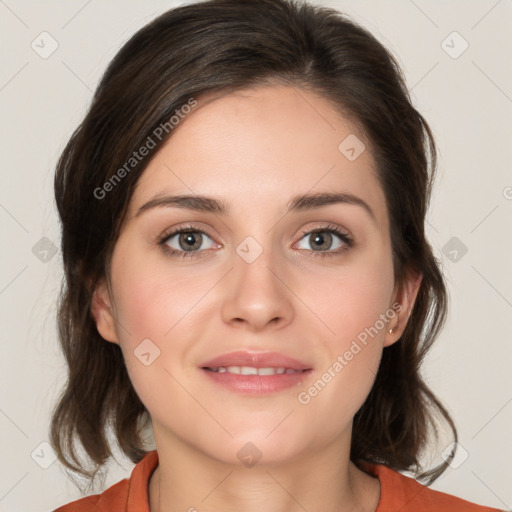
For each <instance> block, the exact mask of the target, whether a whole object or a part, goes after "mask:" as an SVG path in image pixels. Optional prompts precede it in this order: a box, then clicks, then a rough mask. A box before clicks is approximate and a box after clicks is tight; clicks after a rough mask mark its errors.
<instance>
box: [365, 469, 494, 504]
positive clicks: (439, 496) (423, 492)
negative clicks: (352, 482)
mask: <svg viewBox="0 0 512 512" xmlns="http://www.w3.org/2000/svg"><path fill="white" fill-rule="evenodd" d="M368 470H369V471H370V472H371V473H373V474H374V475H375V476H377V477H378V478H379V481H380V484H381V495H380V501H379V506H378V508H377V510H376V512H395V511H396V510H402V511H403V512H406V511H411V512H413V511H414V512H499V511H498V509H495V508H490V507H486V506H483V505H477V504H475V503H471V502H469V501H466V500H463V499H462V498H458V497H456V496H452V495H451V494H446V493H444V492H440V491H435V490H434V489H430V488H429V487H427V486H425V485H422V484H420V483H419V482H417V481H416V480H414V479H413V478H410V477H408V476H405V475H402V474H401V473H398V472H397V471H394V470H392V469H390V468H388V467H386V466H384V465H380V464H375V465H370V466H368Z"/></svg>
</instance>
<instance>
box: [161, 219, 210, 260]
mask: <svg viewBox="0 0 512 512" xmlns="http://www.w3.org/2000/svg"><path fill="white" fill-rule="evenodd" d="M205 237H206V238H208V239H209V240H210V241H211V242H213V241H212V239H211V238H210V237H209V236H208V235H207V234H206V233H205V232H204V231H202V230H200V229H197V228H195V227H194V226H187V227H185V228H181V229H177V230H175V231H173V232H172V233H167V234H164V235H163V236H162V238H161V239H160V240H159V241H158V244H159V245H160V246H162V248H163V250H164V251H166V252H167V253H170V254H171V255H172V256H177V257H178V258H187V257H192V256H196V254H195V253H197V252H200V251H201V250H205V249H209V248H211V247H208V243H206V247H205Z"/></svg>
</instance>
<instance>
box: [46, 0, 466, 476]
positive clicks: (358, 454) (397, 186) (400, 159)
mask: <svg viewBox="0 0 512 512" xmlns="http://www.w3.org/2000/svg"><path fill="white" fill-rule="evenodd" d="M260 84H284V85H290V86H294V87H300V88H307V89H309V90H311V91H314V92H316V93H318V94H320V95H321V96H322V97H324V98H326V99H328V100H329V101H330V102H331V103H332V105H333V106H334V108H337V109H338V110H339V111H340V112H342V113H343V114H344V115H346V116H349V117H350V118H351V119H353V120H355V121H356V122H357V123H358V126H360V128H361V129H362V130H363V132H364V134H365V136H366V137H367V139H368V140H369V142H370V143H371V146H372V151H373V155H374V158H375V162H376V167H377V169H376V171H377V175H378V179H379V181H380V184H381V186H382V187H383V190H384V193H385V196H386V202H387V208H388V212H389V218H390V237H391V243H392V253H393V265H394V276H395V282H396V283H398V284H399V285H401V284H402V283H403V282H404V278H405V276H406V272H408V271H416V272H420V273H421V274H422V276H423V278H422V282H421V285H420V289H419V292H418V295H417V298H416V302H415V304H414V308H413V310H412V313H411V317H410V319H409V321H408V323H407V326H406V328H405V330H404V332H403V334H402V336H401V339H400V340H399V341H398V342H396V343H394V344H393V345H391V346H389V347H387V348H385V349H384V352H383V356H382V360H381V364H380V368H379V371H378V374H377V376H376V380H375V383H374V385H373V388H372V390H371V392H370V394H369V396H368V397H367V399H366V401H365V402H364V404H363V406H362V407H361V409H360V410H359V411H358V412H357V414H356V415H355V418H354V425H353V435H352V447H351V460H352V461H353V462H354V463H355V464H357V465H358V466H359V467H361V468H362V467H363V466H364V462H370V463H381V464H385V465H387V466H389V467H391V468H393V469H395V470H398V471H400V470H409V471H413V472H415V473H416V474H417V476H418V478H421V479H425V480H428V484H430V483H431V482H432V481H433V480H434V479H435V478H437V477H438V476H439V475H440V474H441V473H442V472H443V471H444V470H445V469H446V467H447V462H444V463H442V464H440V465H438V466H436V467H435V468H433V469H431V470H429V471H426V472H423V473H421V474H419V472H420V469H421V468H420V463H419V457H420V454H421V452H422V450H423V449H424V448H425V447H426V446H427V445H428V439H429V436H428V435H427V434H428V433H429V428H430V427H432V428H433V429H434V432H435V431H437V430H436V429H437V425H439V420H443V421H444V422H447V424H448V425H449V427H450V429H451V431H452V433H453V435H454V437H455V440H456V439H457V432H456V429H455V426H454V424H453V421H452V419H451V418H450V415H449V414H448V412H447V411H446V409H445V408H444V407H443V406H442V405H441V404H440V402H439V401H438V400H437V399H436V397H435V396H434V395H433V393H432V392H431V391H430V389H429V388H428V387H427V385H426V384H425V382H424V381H423V380H422V377H421V375H420V365H421V362H422V360H423V358H424V357H425V354H426V353H427V351H428V350H429V348H430V346H431V345H432V343H433V341H434V339H435V338H436V337H437V336H438V334H439V331H440V329H441V327H442V325H443V323H444V321H445V317H446V314H447V291H446V288H445V284H444V280H443V276H442V274H441V272H440V269H439V265H438V261H437V260H436V258H435V257H434V255H433V252H432V249H431V246H430V245H429V243H428V242H427V240H426V237H425V230H424V227H425V215H426V212H427V209H428V206H429V200H430V194H431V188H432V180H433V176H434V172H435V168H436V148H435V143H434V140H433V136H432V133H431V131H430V129H429V127H428V125H427V123H426V121H425V120H424V118H423V117H422V116H421V115H420V114H419V113H418V112H417V111H416V110H415V108H414V107H413V106H412V104H411V100H410V98H409V95H408V91H407V88H406V86H405V82H404V79H403V76H402V74H401V71H400V68H399V66H398V64H397V62H396V61H395V59H394V58H393V56H392V55H391V54H390V53H389V52H388V51H387V50H386V49H385V48H384V47H383V46H382V45H381V44H380V43H379V42H378V41H377V40H376V39H375V38H374V37H373V36H372V35H371V34H370V33H369V32H367V31H366V30H365V29H363V28H361V27H360V26H358V25H357V24H355V23H354V22H352V21H350V20H349V19H348V18H346V17H345V16H344V15H342V14H341V13H339V12H338V11H336V10H334V9H330V8H326V7H319V6H313V5H311V4H308V3H300V2H297V1H296V0H258V1H257V2H255V1H254V0H209V1H203V2H199V3H193V4H188V5H182V6H179V7H177V8H174V9H171V10H169V11H167V12H165V13H164V14H162V15H160V16H159V17H157V18H156V19H155V20H153V21H152V22H151V23H149V24H148V25H146V26H145V27H143V28H142V29H141V30H139V31H138V32H137V33H136V34H135V35H133V36H132V37H131V39H130V40H129V41H128V42H127V43H126V44H125V45H124V46H123V47H122V48H121V50H120V51H119V52H118V53H117V55H116V56H115V58H114V59H113V60H112V62H111V63H110V64H109V66H108V68H107V69H106V71H105V73H104V75H103V77H102V79H101V81H100V83H99V85H98V87H97V90H96V92H95V94H94V97H93V101H92V103H91V105H90V107H89V109H88V112H87V114H86V116H85V119H84V120H83V122H82V123H81V124H80V126H79V127H78V128H77V129H76V131H75V132H74V133H73V135H72V136H71V138H70V140H69V142H68V143H67V145H66V147H65V149H64V151H63V153H62V155H61V157H60V159H59V161H58V164H57V169H56V174H55V198H56V203H57V207H58V211H59V215H60V220H61V224H62V245H61V249H62V257H63V265H64V271H65V275H64V280H63V283H62V289H61V294H60V301H59V309H58V330H59V338H60V343H61V346H62V350H63V353H64V356H65V358H66V362H67V365H68V368H69V376H68V381H67V383H66V386H65V389H64V391H63V393H62V395H61V397H60V399H59V401H58V403H57V404H56V406H55V409H54V411H53V416H52V421H51V427H50V440H51V443H52V445H53V447H54V449H55V450H56V452H57V455H58V457H59V460H60V461H61V462H62V463H63V464H64V465H65V466H66V467H67V468H69V469H71V470H73V471H75V472H77V473H79V474H81V475H85V476H86V477H88V478H91V479H92V478H94V476H95V475H96V473H97V471H98V469H99V468H100V467H101V466H103V464H104V463H105V462H106V461H107V459H108V458H109V457H110V456H112V451H111V446H110V444H109V441H108V437H107V429H108V427H109V426H110V427H111V428H112V429H113V432H114V436H115V439H116V441H117V442H118V444H119V447H120V449H121V450H122V452H123V453H124V454H125V455H126V456H127V457H128V458H129V459H130V460H131V461H133V462H134V463H136V462H138V461H140V460H141V459H142V457H144V455H145V454H146V453H147V451H146V449H145V445H144V442H143V439H142V437H141V428H142V426H144V425H146V426H147V425H148V424H149V422H150V417H149V413H148V411H147V410H146V408H145V407H144V405H143V403H142V402H141V400H140V399H139V397H138V395H137V393H136V392H135V390H134V388H133V387H132V384H131V382H130V379H129V377H128V374H127V371H126V367H125V364H124V360H123V356H122V353H121V350H120V347H119V346H118V345H117V344H114V343H108V342H105V341H104V340H103V339H102V337H101V336H100V335H99V333H98V331H97V329H96V324H95V320H94V317H93V315H92V313H91V299H92V293H93V290H94V288H95V286H96V284H97V283H98V282H99V281H100V280H102V279H106V280H107V281H109V268H110V257H111V254H112V251H113V247H114V244H115V243H116V240H117V238H118V236H119V233H120V231H121V229H122V227H123V223H124V220H125V217H126V212H127V207H128V204H129V201H130V198H131V197H132V194H133V191H134V188H135V186H136V183H137V180H138V179H139V178H140V176H141V174H142V173H143V172H144V169H145V168H146V166H147V165H148V163H149V161H150V158H146V159H142V160H141V161H140V162H138V163H137V165H135V166H134V168H133V169H132V170H130V172H127V173H124V174H125V175H124V176H123V179H122V180H119V182H118V183H117V182H116V183H115V187H114V188H115V189H114V190H112V191H111V192H110V193H108V194H104V193H101V194H99V193H98V190H100V189H102V187H103V186H104V184H105V183H106V182H107V181H109V180H111V178H112V177H113V176H114V175H115V174H116V172H117V171H118V169H119V168H120V167H121V166H122V165H123V163H125V162H127V161H128V160H129V159H130V157H131V156H132V155H133V152H134V151H136V150H137V149H138V148H140V147H141V146H143V145H144V143H145V141H146V140H147V138H148V136H149V135H150V134H152V133H154V130H155V129H157V128H158V127H159V126H161V125H162V123H166V122H168V120H169V118H170V117H171V116H172V115H173V114H174V113H175V112H176V110H178V109H179V108H181V107H182V106H183V105H184V104H186V103H187V102H188V101H189V100H190V98H192V97H193V98H200V96H201V95H202V94H203V93H206V92H214V93H217V92H218V93H221V94H228V93H229V92H231V91H236V90H238V89H241V88H245V87H250V86H256V85H260ZM171 135H172V130H169V134H166V136H165V137H162V138H161V140H158V142H157V145H156V148H155V149H154V150H153V152H152V154H155V152H156V151H158V148H159V147H161V146H162V145H163V144H164V143H165V141H166V139H167V138H168V137H169V136H171ZM118 176H119V174H118ZM111 183H112V182H111ZM77 440H78V441H79V442H80V444H81V446H82V447H83V448H84V449H85V452H86V454H87V456H88V457H89V459H90V460H92V462H93V469H92V470H87V469H86V468H85V466H84V465H83V464H82V463H81V462H80V460H79V459H78V457H77V454H76V452H75V448H74V443H75V441H77ZM452 457H453V453H452V454H451V455H450V458H448V461H449V460H451V458H452Z"/></svg>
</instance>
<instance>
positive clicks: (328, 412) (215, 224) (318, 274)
mask: <svg viewBox="0 0 512 512" xmlns="http://www.w3.org/2000/svg"><path fill="white" fill-rule="evenodd" d="M206 99H208V101H206ZM180 123H181V124H179V125H178V126H177V127H175V129H174V133H173V135H172V137H171V138H170V139H169V141H168V142H167V143H166V144H165V146H164V147H163V148H162V149H161V150H159V151H158V153H156V154H155V155H154V156H153V159H152V161H151V162H150V163H149V165H148V167H147V168H146V170H145V171H144V173H143V175H142V176H141V178H140V180H139V182H138V186H137V189H136V191H135V193H134V195H133V197H132V199H131V203H130V208H129V212H128V217H127V222H126V224H125V226H124V227H123V230H122V232H121V235H120V237H119V239H118V241H117V244H116V246H115V249H114V252H113V256H112V262H111V283H112V289H111V293H110V294H109V292H108V290H107V288H106V287H105V286H100V287H98V289H97V290H96V293H95V298H94V305H93V311H94V315H95V318H96V322H97V326H98V330H99V332H100V334H101V335H102V336H103V337H104V338H105V339H106V340H108V341H111V342H114V343H118V344H119V345H120V347H121V349H122V352H123V356H124V359H125V361H126V366H127V369H128V373H129V376H130V379H131V381H132V383H133V386H134V388H135V390H136V392H137V393H138V395H139V397H140V398H141V400H142V402H143V403H144V405H145V406H146V408H147V409H148V411H149V413H150V415H151V418H152V421H153V429H154V433H155V439H157V438H158V439H164V438H165V439H166V440H167V441H168V442H170V443H171V444H172V443H175V444H177V443H186V444H187V445H188V446H193V447H196V448H197V449H198V450H200V451H201V452H202V453H205V454H207V455H209V456H210V457H212V458H214V459H217V460H221V461H225V462H233V463H240V461H239V459H238V458H237V453H238V452H239V450H240V449H241V448H242V447H244V445H246V443H248V442H251V443H252V444H253V445H254V446H255V447H256V448H257V449H258V450H259V452H261V454H262V459H261V462H264V461H265V462H272V461H274V462H275V461H280V460H290V459H291V458H293V457H298V456H300V455H302V454H307V453H308V452H311V453H312V452H315V451H318V450H320V449H322V447H324V448H325V447H326V446H328V445H332V443H333V442H337V440H342V439H344V440H345V441H346V440H347V438H350V430H351V426H352V420H353V417H354V415H355V413H356V412H357V410H358V409H359V408H360V406H361V405H362V404H363V402H364V400H365V398H366V396H367V395H368V393H369V391H370V388H371V386H372V384H373V381H374V378H375V374H376V372H377V369H378V365H379V361H380V358H381V354H382V350H383V348H384V347H385V346H386V345H389V344H391V343H393V342H395V341H396V340H397V339H398V338H399V336H400V333H401V331H402V330H403V328H404V327H405V322H406V316H407V314H408V311H410V309H411V307H412V302H413V300H414V298H415V296H416V292H417V289H418V286H419V280H416V281H414V282H408V283H406V286H405V287H404V288H403V290H402V291H403V293H402V292H400V293H399V292H398V291H397V289H396V287H395V283H394V280H393V267H392V255H391V245H390V236H389V218H388V214H387V210H386V201H385V197H384V194H383V191H382V189H381V187H380V185H379V182H378V180H377V177H376V175H375V162H374V160H373V157H372V155H371V153H370V144H369V141H367V140H365V139H364V137H363V134H361V133H359V132H358V131H357V129H356V128H355V126H354V125H352V124H351V123H350V122H349V121H348V120H347V119H344V118H343V117H341V116H340V114H338V113H337V112H336V110H335V109H334V108H333V106H332V105H331V104H330V103H329V102H328V101H327V100H326V99H324V98H322V97H320V96H317V95H316V94H314V93H312V92H309V91H305V90H301V89H295V88H291V87H284V86H261V87H256V88H252V89H246V90H244V91H240V92H237V93H236V94H229V95H224V96H219V97H213V96H212V97H207V96H205V97H203V98H199V99H198V106H197V107H196V108H195V109H193V111H192V112H191V113H190V114H188V116H187V117H186V118H185V119H184V120H182V121H181V122H180ZM347 137H351V138H350V139H348V141H349V142H350V141H351V142H352V144H348V149H347V142H345V143H344V144H345V145H343V144H342V145H341V150H340V143H342V141H344V140H345V139H346V138H347ZM354 137H357V139H355V138H354ZM354 141H356V142H354ZM358 141H359V142H358ZM361 143H364V144H365V147H366V149H365V150H363V151H362V152H361V153H360V154H359V156H358V157H357V158H355V159H354V155H357V153H358V152H360V150H361V148H362V146H361V145H360V144H361ZM354 144H355V145H354ZM350 147H354V148H355V151H350ZM349 157H350V158H349ZM110 193H120V191H119V190H117V191H116V190H114V191H112V192H110ZM310 194H313V195H319V194H344V196H340V197H341V198H342V199H343V198H345V200H340V201H338V202H329V201H327V202H326V201H325V200H324V201H321V200H317V202H316V203H315V202H313V201H309V202H308V201H305V200H303V201H300V202H298V203H297V202H295V207H293V204H292V203H293V200H294V198H296V197H298V196H304V195H310ZM183 195H194V196H207V197H209V198H211V199H214V200H216V201H218V203H219V204H218V205H217V206H218V208H215V209H212V208H211V206H212V204H214V203H213V201H209V202H206V203H205V202H203V203H202V204H203V208H202V209H201V208H199V207H198V204H199V202H197V201H196V202H195V203H193V202H192V201H190V200H189V201H187V202H185V203H184V202H182V203H181V204H178V203H176V202H172V201H170V200H168V201H163V202H162V201H160V202H158V201H157V203H158V204H155V202H153V203H150V201H152V200H153V199H155V198H159V199H162V198H164V197H168V196H183ZM318 197H320V196H317V199H318ZM347 198H349V199H350V198H351V200H350V201H348V200H347ZM324 199H325V198H324ZM148 203H149V204H148ZM205 204H206V206H209V208H207V207H205V206H204V205H205ZM221 206H222V207H224V209H221V208H220V207H221ZM141 208H142V209H141ZM180 230H186V232H180ZM110 308H111V309H110ZM391 328H394V329H395V330H396V332H394V333H393V334H389V329H391ZM232 352H242V356H244V357H245V359H244V358H242V359H241V360H238V359H236V358H232V359H229V358H226V357H224V356H225V355H226V354H230V353H232ZM269 353H271V354H269ZM254 354H256V355H258V356H261V358H259V359H258V358H256V359H251V358H252V356H253V355H254ZM276 354H277V355H276ZM218 357H220V358H221V359H220V360H217V361H216V362H213V364H212V363H211V362H212V360H213V359H215V358H218ZM285 358H291V359H293V360H294V361H290V360H287V359H285ZM251 361H252V364H251ZM207 363H210V367H211V368H214V369H217V370H218V368H219V367H221V370H219V371H212V370H208V369H205V367H206V366H208V364H207ZM244 364H245V366H247V367H250V369H248V370H243V372H245V373H247V372H248V373H254V368H259V373H270V374H272V373H273V375H243V374H242V375H237V374H233V373H232V372H233V371H235V372H236V371H237V370H236V368H235V369H233V368H230V369H229V370H228V371H224V370H223V369H222V368H225V367H227V366H244ZM278 367H282V368H286V369H287V370H289V371H286V370H285V373H284V374H283V373H279V372H281V370H276V368H278ZM262 368H263V370H262ZM265 368H267V369H266V370H265ZM299 370H300V371H299ZM302 370H304V371H302ZM256 371H258V370H256ZM276 372H278V373H276ZM157 443H158V440H157ZM245 449H246V450H247V449H248V448H247V447H246V448H245ZM250 450H254V448H250ZM242 453H243V452H242Z"/></svg>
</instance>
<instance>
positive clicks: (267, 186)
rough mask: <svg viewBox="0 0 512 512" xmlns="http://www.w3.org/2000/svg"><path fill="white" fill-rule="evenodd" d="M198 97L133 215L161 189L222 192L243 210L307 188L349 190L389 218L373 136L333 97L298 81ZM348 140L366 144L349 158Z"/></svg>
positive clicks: (141, 187) (142, 186)
mask: <svg viewBox="0 0 512 512" xmlns="http://www.w3.org/2000/svg"><path fill="white" fill-rule="evenodd" d="M197 101H198V105H197V106H196V107H195V108H193V109H192V111H191V113H189V114H187V115H186V116H185V117H184V118H183V119H182V120H181V121H180V122H179V124H178V125H177V126H176V127H175V128H174V129H173V133H172V135H171V137H170V138H169V139H168V141H167V142H166V143H165V144H164V145H163V146H162V148H160V150H159V151H158V152H157V154H156V155H155V156H154V157H153V159H152V161H151V162H150V163H149V165H148V166H147V168H146V169H145V171H144V173H143V174H142V176H141V177H140V179H139V183H138V185H137V188H136V190H135V193H134V196H133V198H132V202H131V206H130V210H129V216H130V217H132V216H133V215H134V214H135V213H136V211H137V209H138V208H139V207H140V206H141V204H143V202H145V201H147V200H148V199H149V198H151V197H152V196H154V195H157V194H162V193H169V194H171V193H172V194H194V193H196V194H203V195H208V196H215V197H218V198H222V199H225V201H226V202H227V203H229V204H231V205H232V206H233V213H234V214H236V212H237V210H238V211H239V212H241V211H247V209H251V208H254V212H255V213H256V212H257V211H258V208H261V206H262V205H264V206H265V207H267V206H269V205H272V204H273V205H275V206H276V208H279V209H280V208H282V206H283V205H284V204H285V203H286V202H287V201H288V199H289V197H292V196H295V195H299V194H304V193H308V192H341V191H347V192H350V193H352V194H355V195H358V196H360V197H362V198H363V199H364V200H365V201H366V202H368V203H369V204H371V206H372V208H373V209H374V211H375V213H376V216H377V218H378V219H385V215H386V212H385V198H384V195H383V192H382V190H381V187H380V185H379V183H378V180H377V178H376V175H375V171H374V168H375V162H374V159H373V156H372V154H371V151H370V143H369V141H368V140H365V138H364V136H363V134H362V133H361V132H360V131H359V130H358V128H357V126H356V124H355V123H352V122H351V121H349V120H348V119H347V118H345V117H343V116H342V115H341V114H340V113H339V112H338V110H337V109H336V108H334V106H333V105H332V104H331V103H330V102H329V101H328V100H327V99H325V98H323V97H321V96H319V95H317V94H316V93H313V92H311V91H308V90H305V89H299V88H296V87H289V86H258V87H254V88H250V89H244V90H241V91H237V92H234V93H229V94H221V95H219V94H206V95H204V96H201V97H200V98H197ZM344 141H348V143H349V144H348V145H349V146H353V147H354V148H355V150H356V151H357V152H359V151H361V149H362V148H363V144H364V146H365V148H366V149H365V150H363V151H362V152H361V153H360V154H359V156H358V157H357V158H356V159H353V158H351V159H350V158H348V157H347V153H346V149H347V147H346V146H347V143H345V142H344ZM340 144H341V149H340ZM349 149H350V148H349ZM348 156H352V154H351V153H348Z"/></svg>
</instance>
